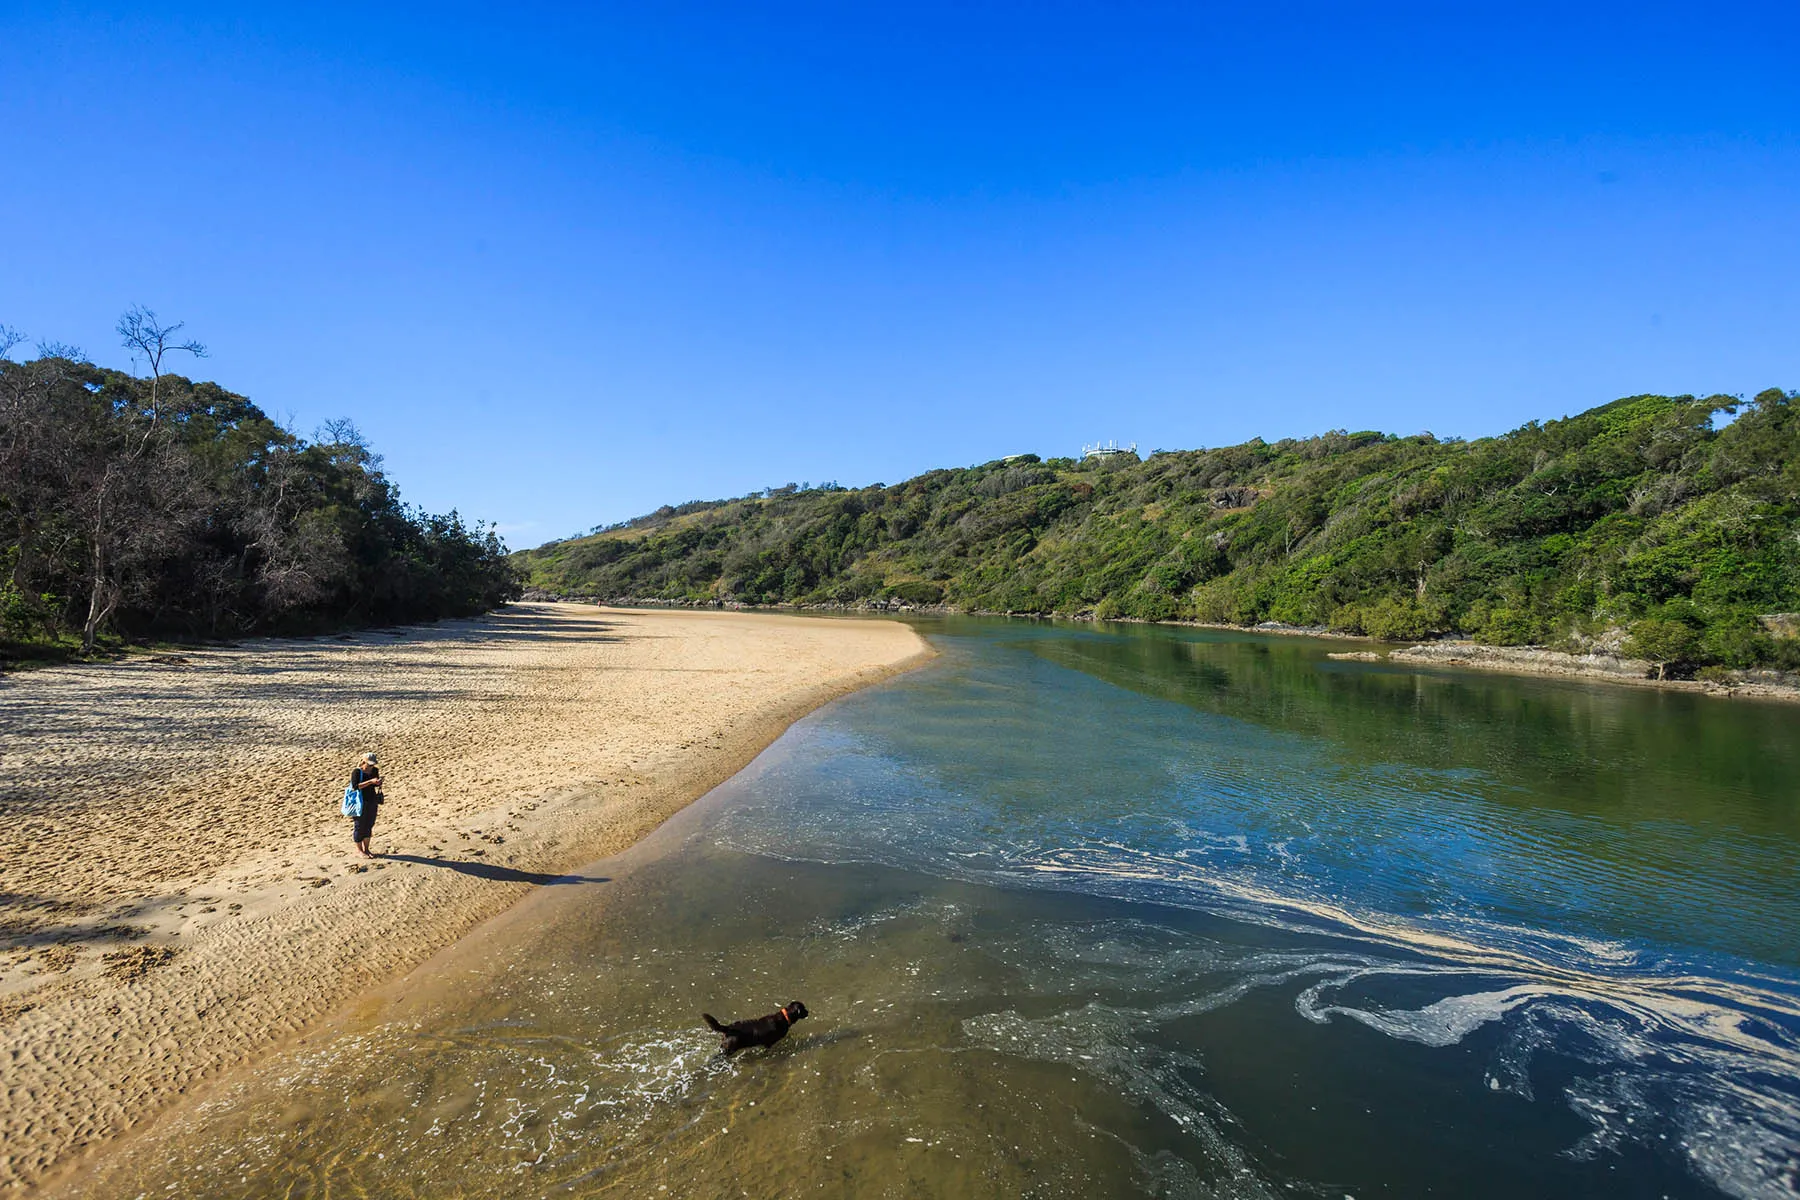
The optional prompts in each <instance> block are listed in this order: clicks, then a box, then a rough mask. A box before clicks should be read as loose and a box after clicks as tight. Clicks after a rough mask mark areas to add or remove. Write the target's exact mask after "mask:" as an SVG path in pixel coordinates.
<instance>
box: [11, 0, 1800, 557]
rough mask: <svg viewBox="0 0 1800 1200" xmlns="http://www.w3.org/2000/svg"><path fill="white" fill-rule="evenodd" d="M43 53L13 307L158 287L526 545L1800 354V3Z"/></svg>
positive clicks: (629, 22) (782, 18)
mask: <svg viewBox="0 0 1800 1200" xmlns="http://www.w3.org/2000/svg"><path fill="white" fill-rule="evenodd" d="M0 38H3V39H4V40H5V42H6V44H7V45H8V46H9V48H12V49H14V50H15V53H14V55H13V56H12V59H13V61H12V62H11V63H9V70H8V72H7V73H6V74H5V76H4V77H3V78H0V154H4V161H5V162H6V163H7V166H8V168H9V175H10V177H11V178H13V179H14V180H16V181H18V182H16V183H15V185H14V186H13V187H11V188H8V189H5V190H4V192H0V221H4V223H5V227H6V228H7V229H8V230H9V231H10V232H11V234H12V236H11V237H9V238H6V239H3V240H0V322H3V323H5V324H8V325H12V326H16V327H18V328H20V329H23V330H24V331H26V332H27V333H28V334H31V335H32V336H34V337H44V338H50V339H62V340H66V341H68V342H71V343H74V344H76V345H79V346H81V347H82V348H84V349H85V350H86V351H87V352H88V353H89V354H90V355H92V356H93V357H94V358H95V360H96V361H97V362H100V363H102V364H120V363H122V362H123V361H124V357H125V356H124V355H123V353H122V352H121V351H119V350H118V349H117V348H116V343H117V339H116V337H115V336H114V335H113V333H112V328H113V323H114V322H115V321H116V319H117V317H118V314H119V312H120V311H121V310H123V309H124V308H126V307H128V306H129V305H131V304H146V305H149V306H150V307H153V308H155V309H156V310H157V311H158V312H159V313H161V314H162V316H163V317H164V318H165V319H167V320H181V321H185V322H186V323H187V327H188V330H187V331H188V332H189V333H191V334H192V335H193V336H195V337H198V338H200V339H201V340H203V341H205V342H206V343H208V345H209V346H210V347H211V349H212V352H213V357H212V359H210V360H209V361H208V363H207V365H206V369H205V371H204V372H203V373H204V374H206V375H209V376H212V377H214V378H216V379H218V380H219V381H220V382H221V384H222V385H223V386H226V387H229V388H230V389H231V390H232V391H234V392H238V393H241V394H243V395H246V396H248V397H250V398H251V399H252V400H253V401H255V402H256V403H257V404H258V405H259V406H260V407H262V408H263V409H264V410H265V411H267V412H268V413H270V414H271V415H272V416H275V417H277V418H278V419H282V420H284V421H286V422H288V423H289V424H291V425H292V426H294V427H295V428H296V429H297V430H298V431H300V432H303V433H304V432H307V431H310V430H313V429H316V428H317V427H319V426H320V425H321V424H322V423H323V422H325V421H326V420H328V419H332V418H337V417H349V418H350V419H352V420H354V421H355V422H356V423H357V424H358V426H359V427H361V428H362V430H363V431H364V432H365V433H366V434H367V435H368V437H369V439H370V440H371V441H372V442H373V444H374V445H375V446H376V448H377V449H378V450H379V451H380V452H381V453H382V454H384V455H385V456H386V458H387V463H388V468H389V470H390V472H391V473H392V475H393V477H394V478H395V479H396V480H397V481H398V482H399V484H400V486H401V488H402V490H403V493H404V494H405V496H406V497H407V499H408V500H410V501H412V502H414V503H417V504H420V505H422V506H424V507H425V508H427V509H430V510H433V511H445V510H448V509H450V508H456V509H457V510H459V511H460V512H462V513H464V514H467V515H469V516H470V517H472V518H477V519H482V520H488V521H493V522H495V523H496V524H497V526H498V527H499V528H500V529H501V530H502V531H503V532H504V534H505V536H506V537H507V540H508V542H509V544H512V545H515V546H526V545H535V544H541V543H542V542H544V541H547V540H550V539H551V538H555V537H567V536H571V534H570V533H569V531H571V530H578V529H589V528H593V527H595V526H596V525H607V524H614V523H617V522H619V521H622V520H626V519H629V518H631V517H633V516H638V515H642V514H644V513H646V512H649V511H652V510H654V509H655V508H656V507H658V506H659V505H661V504H664V503H679V502H681V501H682V500H683V499H684V498H692V497H695V496H700V495H709V494H711V495H718V494H726V495H744V494H747V493H749V492H751V491H753V490H758V489H761V488H763V487H767V486H772V485H774V486H778V485H779V482H785V481H788V480H794V481H800V480H818V479H822V478H836V479H838V480H840V481H844V482H846V483H850V482H852V481H873V480H878V479H879V480H891V479H899V478H909V477H912V476H914V475H917V474H919V473H921V472H923V471H926V470H930V469H932V468H933V467H936V466H941V465H944V464H946V463H956V462H978V461H987V457H988V456H990V452H991V454H992V455H1004V454H1008V453H1018V452H1025V451H1029V452H1033V453H1040V454H1043V453H1046V451H1045V450H1044V449H1043V447H1045V446H1049V447H1055V448H1057V449H1056V450H1055V453H1058V454H1061V453H1066V452H1067V451H1064V450H1063V449H1062V448H1063V447H1069V448H1071V449H1072V448H1074V447H1077V446H1079V445H1081V444H1082V443H1083V442H1084V441H1092V440H1093V439H1095V438H1099V439H1101V440H1105V439H1107V438H1117V439H1118V440H1119V441H1121V442H1129V441H1135V442H1137V443H1138V445H1139V446H1140V448H1143V449H1146V450H1147V449H1149V448H1154V447H1156V446H1158V445H1159V444H1160V445H1162V446H1165V447H1171V448H1172V447H1192V446H1200V445H1212V446H1218V445H1230V444H1236V443H1240V442H1243V441H1246V440H1248V439H1249V438H1250V437H1252V436H1260V437H1263V438H1265V439H1267V440H1271V441H1275V440H1279V439H1281V438H1283V437H1303V436H1310V435H1313V434H1316V433H1319V432H1323V431H1325V430H1328V429H1333V428H1347V429H1379V430H1383V431H1390V432H1395V433H1399V434H1402V435H1404V434H1406V433H1409V432H1410V433H1416V432H1419V431H1422V430H1431V431H1433V432H1435V433H1436V434H1438V435H1439V436H1459V437H1464V438H1469V439H1474V438H1479V437H1487V436H1493V435H1496V434H1499V433H1503V432H1506V431H1507V430H1509V429H1513V428H1517V427H1518V426H1519V425H1521V424H1522V423H1524V422H1525V421H1527V420H1531V419H1539V420H1547V419H1554V418H1558V417H1566V416H1570V415H1573V414H1575V413H1578V412H1582V411H1585V410H1587V409H1589V408H1592V407H1594V406H1596V405H1598V404H1602V403H1607V402H1609V401H1610V400H1612V399H1616V398H1619V397H1622V396H1629V395H1636V394H1646V393H1661V394H1671V395H1674V394H1694V395H1706V394H1709V393H1710V392H1711V391H1712V389H1716V388H1719V387H1721V386H1723V387H1730V386H1733V385H1734V384H1735V383H1737V382H1738V381H1742V380H1753V381H1756V382H1757V383H1758V385H1759V386H1760V385H1763V384H1764V381H1770V382H1771V384H1772V385H1773V386H1782V387H1786V386H1792V385H1800V336H1796V330H1800V295H1796V290H1795V288H1794V287H1793V285H1792V281H1793V280H1794V279H1795V278H1800V206H1796V205H1795V204H1794V203H1793V197H1794V196H1795V195H1800V76H1797V75H1796V73H1795V72H1794V71H1793V70H1792V59H1793V53H1794V50H1795V48H1796V47H1800V9H1796V8H1795V7H1794V6H1792V5H1783V4H1773V3H1765V4H1750V5H1744V6H1735V7H1733V8H1732V9H1730V10H1729V11H1724V12H1705V13H1701V12H1697V11H1694V10H1691V9H1689V8H1687V7H1684V6H1674V5H1662V6H1659V5H1633V6H1629V7H1627V6H1624V5H1601V6H1591V7H1583V8H1581V9H1580V10H1579V11H1572V10H1569V9H1567V8H1566V6H1565V7H1558V8H1552V7H1550V6H1519V5H1511V6H1507V7H1505V8H1504V9H1502V8H1499V7H1495V8H1491V9H1482V8H1459V9H1457V10H1455V11H1444V10H1438V9H1434V8H1430V7H1425V6H1411V5H1391V6H1385V7H1382V8H1378V9H1364V10H1357V11H1355V12H1348V11H1345V10H1343V9H1342V8H1341V7H1338V6H1333V5H1326V4H1313V3H1301V4H1297V5H1293V6H1289V7H1286V8H1283V9H1282V10H1280V11H1278V12H1263V11H1257V12H1235V11H1226V10H1209V9H1197V8H1194V7H1192V6H1185V5H1163V4H1147V5H1142V6H1133V7H1131V8H1129V9H1115V8H1106V9H1100V8H1085V7H1081V6H1067V7H1058V8H1054V9H1044V10H1031V11H1030V12H1029V13H1026V12H1024V10H1016V9H1012V8H1008V7H994V8H967V7H962V6H951V5H921V6H915V7H912V8H909V9H907V10H905V11H904V12H880V13H875V12H871V13H851V14H845V13H843V12H841V11H837V10H833V9H828V8H825V7H823V6H818V7H809V6H801V7H799V8H793V7H789V8H784V9H781V10H779V11H776V10H748V9H744V8H741V7H725V6H706V5H696V6H688V7H684V8H681V9H679V10H667V9H659V10H655V11H651V10H633V9H622V8H621V9H600V10H589V9H583V10H578V11H574V10H572V11H563V10H560V9H557V8H555V7H546V6H531V5H527V6H521V7H518V8H516V9H514V10H509V11H507V12H506V13H504V14H500V15H496V14H494V13H492V12H489V11H486V10H481V9H477V8H474V7H456V6H451V7H448V8H445V7H443V6H437V7H434V8H431V9H426V8H424V7H422V6H420V7H407V8H399V9H393V8H385V9H382V10H379V11H370V10H366V9H363V8H359V7H353V6H348V5H330V4H327V5H322V6H315V7H312V8H309V9H308V10H306V11H305V12H304V13H302V12H284V11H279V10H263V9H259V10H256V11H253V12H245V11H243V10H240V9H238V8H236V7H228V6H224V5H219V4H209V3H183V4H178V5H175V6H172V7H168V8H165V9H160V10H157V11H156V12H153V13H146V12H144V11H142V10H138V9H126V8H123V7H117V6H112V7H109V6H106V5H104V4H100V5H90V6H84V7H70V6H60V5H59V6H16V7H15V8H13V9H10V10H8V11H7V12H6V13H5V14H4V15H0ZM186 366H187V364H182V369H184V370H185V368H186ZM1748 394H1753V393H1748ZM1029 442H1037V443H1039V445H1038V446H1037V447H1032V446H1030V445H1028V444H1027V443H1029ZM858 486H863V484H858Z"/></svg>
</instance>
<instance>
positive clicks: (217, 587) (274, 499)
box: [0, 310, 518, 652]
mask: <svg viewBox="0 0 1800 1200" xmlns="http://www.w3.org/2000/svg"><path fill="white" fill-rule="evenodd" d="M133 318H135V320H133ZM145 318H148V324H146V321H145ZM128 323H129V330H128ZM120 328H121V332H122V333H126V334H127V336H128V338H129V337H132V336H133V335H135V337H136V339H138V340H137V341H134V343H133V344H134V345H137V346H138V347H139V348H140V349H146V346H145V343H146V342H147V343H148V346H147V349H146V354H145V357H146V358H147V359H151V360H153V370H154V372H155V373H154V374H153V375H152V376H150V377H149V378H137V377H135V376H133V375H130V374H126V373H124V372H120V371H115V370H109V369H107V368H104V367H98V366H95V365H94V364H92V363H90V362H87V361H84V360H83V358H82V357H81V356H80V355H79V354H78V353H77V352H73V351H70V350H67V349H65V348H60V347H45V348H43V351H42V352H41V353H40V354H39V355H38V356H37V357H35V358H33V359H29V360H27V361H22V362H21V361H14V360H13V359H11V358H8V357H6V356H5V355H4V353H0V644H3V645H10V647H11V650H12V651H13V652H19V651H21V650H23V649H25V648H27V647H30V646H32V645H34V644H35V645H37V646H39V647H42V646H43V645H45V644H60V643H62V642H63V641H65V640H67V639H70V638H72V637H74V636H75V635H77V634H79V635H80V636H81V639H82V645H83V648H84V649H90V650H91V649H92V648H93V646H94V644H95V642H96V641H97V640H99V639H102V638H104V637H107V636H117V635H124V636H137V637H147V636H192V635H200V636H218V635H226V634H236V633H245V632H254V631H270V632H298V631H303V630H309V629H317V628H323V627H330V626H343V625H361V624H386V623H391V622H397V621H415V620H430V619H435V618H438V617H446V616H466V615H473V614H475V613H479V612H483V611H486V610H488V609H490V608H492V607H494V606H495V605H498V604H501V603H504V602H505V601H506V600H507V599H509V598H511V597H513V596H515V595H517V588H518V583H517V579H516V577H515V575H514V573H513V571H512V570H511V568H510V566H509V565H508V563H507V561H506V548H505V546H503V545H502V544H501V542H500V540H499V538H498V537H496V536H495V534H494V532H493V530H492V529H491V528H487V527H484V526H481V525H476V524H470V523H468V522H466V521H464V520H463V518H462V517H460V516H459V515H458V514H457V513H455V512H451V513H449V514H447V515H434V514H430V513H425V512H421V511H419V510H417V509H415V508H412V507H409V506H407V505H405V504H403V503H402V502H401V500H400V496H399V492H398V491H397V490H396V488H395V487H394V485H393V483H392V482H391V481H390V480H389V479H388V478H387V476H386V475H385V473H384V472H383V471H382V463H381V458H380V456H378V455H376V454H375V453H374V452H373V451H372V450H371V449H370V447H369V446H368V444H367V443H366V442H365V441H364V440H363V438H362V437H361V436H360V435H359V434H358V433H357V432H356V429H355V426H354V425H352V424H350V423H349V422H348V421H340V422H335V423H333V424H332V425H330V426H329V427H328V428H327V430H326V432H325V433H323V434H322V435H320V436H319V437H318V438H316V439H315V440H313V441H307V440H306V439H303V438H301V437H298V436H296V435H295V434H293V433H291V432H289V431H288V430H286V429H284V428H282V427H281V426H280V425H279V424H277V423H276V422H275V421H273V420H271V419H270V418H269V417H268V416H267V415H266V414H264V413H263V412H262V411H261V410H260V409H259V408H257V407H256V405H254V404H252V403H251V402H250V401H249V400H247V399H246V398H244V397H243V396H239V395H236V394H234V393H232V392H228V391H226V390H225V389H224V388H222V387H220V386H219V385H218V384H216V383H203V382H195V381H193V380H190V379H187V378H184V377H182V376H178V375H173V374H166V373H164V364H163V363H162V361H161V354H162V353H164V352H167V351H172V350H184V351H186V352H188V353H190V354H196V353H199V354H203V353H204V348H203V347H200V346H199V344H198V343H182V344H180V345H175V344H169V343H168V340H167V336H166V335H169V334H172V333H173V332H174V331H175V329H177V328H179V326H175V327H162V326H158V325H156V323H155V319H154V314H153V313H148V312H146V311H144V310H133V312H132V313H130V314H127V321H123V322H121V326H120ZM6 332H7V331H5V330H0V334H3V333H6ZM4 340H5V342H6V343H7V344H6V345H5V346H4V347H0V349H3V350H10V349H12V348H13V347H14V346H16V345H17V344H18V340H19V339H18V338H17V336H16V335H12V336H8V337H6V338H5V339H4Z"/></svg>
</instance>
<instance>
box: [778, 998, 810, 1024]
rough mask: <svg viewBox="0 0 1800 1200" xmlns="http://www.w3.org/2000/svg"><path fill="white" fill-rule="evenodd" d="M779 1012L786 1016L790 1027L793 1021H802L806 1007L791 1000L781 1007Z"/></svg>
mask: <svg viewBox="0 0 1800 1200" xmlns="http://www.w3.org/2000/svg"><path fill="white" fill-rule="evenodd" d="M781 1011H782V1012H783V1013H785V1014H787V1021H788V1024H789V1025H792V1024H793V1023H794V1022H795V1021H799V1020H804V1019H805V1017H806V1005H804V1004H802V1003H800V1002H799V1001H798V1000H791V1001H789V1002H788V1003H786V1004H784V1005H782V1006H781Z"/></svg>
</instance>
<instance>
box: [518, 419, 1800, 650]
mask: <svg viewBox="0 0 1800 1200" xmlns="http://www.w3.org/2000/svg"><path fill="white" fill-rule="evenodd" d="M1797 400H1800V395H1797V394H1794V393H1784V392H1781V391H1773V390H1771V391H1765V392H1763V393H1761V394H1760V395H1758V396H1757V397H1756V398H1755V399H1754V400H1752V401H1749V402H1740V401H1737V400H1734V399H1733V398H1731V397H1724V396H1714V397H1710V398H1707V399H1696V398H1694V397H1691V396H1679V397H1669V396H1633V397H1629V398H1626V399H1623V400H1618V401H1615V402H1614V403H1611V404H1607V405H1604V406H1602V407H1600V408H1596V409H1593V410H1591V411H1589V412H1585V413H1582V414H1581V415H1579V416H1575V417H1570V418H1568V419H1566V420H1558V421H1548V422H1544V423H1542V424H1539V423H1536V422H1533V423H1532V424H1529V425H1527V426H1525V427H1524V428H1522V429H1518V430H1514V431H1513V432H1511V433H1508V434H1505V435H1503V436H1500V437H1494V438H1483V439H1481V440H1479V441H1471V442H1464V441H1440V440H1437V439H1435V438H1433V437H1432V436H1431V435H1429V434H1422V435H1419V436H1416V437H1394V436H1390V435H1386V434H1380V433H1343V432H1334V433H1328V434H1325V435H1323V436H1321V437H1315V438H1309V439H1306V440H1299V441H1296V440H1285V441H1280V442H1275V443H1265V442H1263V441H1261V440H1257V441H1251V442H1247V443H1245V444H1243V445H1239V446H1227V447H1224V448H1221V449H1216V450H1192V451H1175V452H1156V453H1153V454H1151V455H1150V457H1149V458H1147V459H1144V460H1142V461H1139V460H1138V459H1137V458H1136V457H1134V456H1123V457H1120V458H1116V459H1112V460H1108V461H1103V462H1099V461H1087V462H1077V461H1075V460H1072V459H1066V458H1061V459H1049V460H1039V459H1038V458H1036V457H1035V456H1031V455H1027V456H1024V457H1023V458H1015V459H1008V460H1002V461H996V462H991V463H986V464H984V465H982V466H977V467H969V468H966V469H961V470H939V471H931V472H928V473H926V474H924V475H921V476H919V477H918V478H916V479H911V480H908V481H907V482H905V483H901V484H897V485H894V486H883V485H876V486H873V487H867V488H862V489H860V490H845V489H838V488H822V489H810V490H800V489H793V488H791V487H790V488H784V489H780V490H778V491H774V492H767V493H763V494H761V495H756V496H750V497H746V498H743V499H739V500H730V501H718V502H704V503H698V504H690V505H684V506H682V507H681V508H679V509H675V508H667V509H663V510H661V511H660V512H658V513H656V514H652V515H651V516H649V517H645V518H641V519H639V520H637V521H634V522H629V523H628V524H627V525H625V526H622V527H619V528H616V529H610V530H606V531H602V532H599V533H596V534H595V535H593V536H589V537H583V538H578V539H574V540H570V541H565V542H559V543H552V544H550V545H547V546H543V547H540V548H539V549H536V550H531V551H526V552H523V553H521V554H518V555H515V556H514V557H515V561H517V562H518V563H519V564H520V566H521V567H522V568H523V569H524V570H525V572H526V574H527V580H528V585H529V586H533V587H536V588H541V589H544V590H547V591H550V592H554V593H559V594H565V595H584V596H596V597H603V598H640V599H652V598H656V599H665V600H730V601H741V602H748V603H758V604H769V603H799V604H823V603H832V602H837V603H857V602H863V601H879V600H885V599H898V600H900V601H903V602H906V603H912V604H942V605H946V606H950V607H954V608H957V609H961V610H964V611H991V612H1009V613H1046V614H1066V615H1079V614H1092V615H1094V616H1096V617H1100V618H1108V617H1134V618H1141V619H1145V620H1169V619H1189V620H1200V621H1208V622H1230V623H1237V624H1244V625H1250V624H1255V623H1258V622H1263V621H1279V622H1283V623H1287V624H1291V625H1300V626H1327V627H1330V628H1331V629H1335V630H1341V631H1345V632H1351V633H1365V634H1368V635H1371V636H1375V637H1382V638H1408V639H1410V638H1417V637H1421V636H1423V635H1427V634H1431V633H1441V632H1451V631H1456V632H1462V633H1466V634H1469V635H1472V636H1473V637H1475V638H1477V639H1480V640H1483V641H1488V642H1494V643H1501V644H1522V643H1547V644H1552V645H1564V646H1592V645H1594V644H1596V642H1598V643H1601V644H1606V645H1609V646H1618V645H1619V644H1620V643H1621V641H1623V642H1625V644H1626V649H1627V650H1629V651H1631V652H1634V653H1640V654H1643V655H1644V656H1645V657H1649V658H1652V659H1654V660H1657V661H1660V662H1679V663H1688V664H1692V665H1704V664H1721V665H1726V666H1750V665H1757V664H1766V663H1779V664H1781V665H1785V666H1790V667H1792V666H1800V643H1797V642H1795V641H1794V640H1793V639H1792V638H1791V637H1787V636H1783V635H1785V634H1786V633H1787V632H1789V631H1790V629H1791V626H1790V625H1789V623H1787V622H1783V621H1779V620H1775V621H1769V620H1763V619H1761V618H1764V617H1766V616H1768V615H1769V614H1777V613H1792V612H1794V611H1796V610H1800V540H1797V538H1800V406H1797V404H1796V401H1797Z"/></svg>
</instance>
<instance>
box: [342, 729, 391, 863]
mask: <svg viewBox="0 0 1800 1200" xmlns="http://www.w3.org/2000/svg"><path fill="white" fill-rule="evenodd" d="M350 786H351V787H353V788H355V789H356V790H357V791H359V792H361V793H362V816H360V817H351V818H350V820H351V826H350V836H351V837H352V838H354V839H355V841H356V852H357V853H358V854H360V855H362V856H363V857H364V858H374V857H375V856H374V855H373V854H371V853H369V839H370V838H372V837H373V836H375V814H376V812H377V811H378V810H379V809H380V808H381V801H382V800H383V799H384V797H383V796H382V794H381V765H380V763H379V762H378V761H377V760H376V758H375V755H374V754H373V753H370V754H365V755H363V756H362V762H361V763H360V764H359V765H358V766H357V768H356V769H355V770H353V771H351V772H350Z"/></svg>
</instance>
